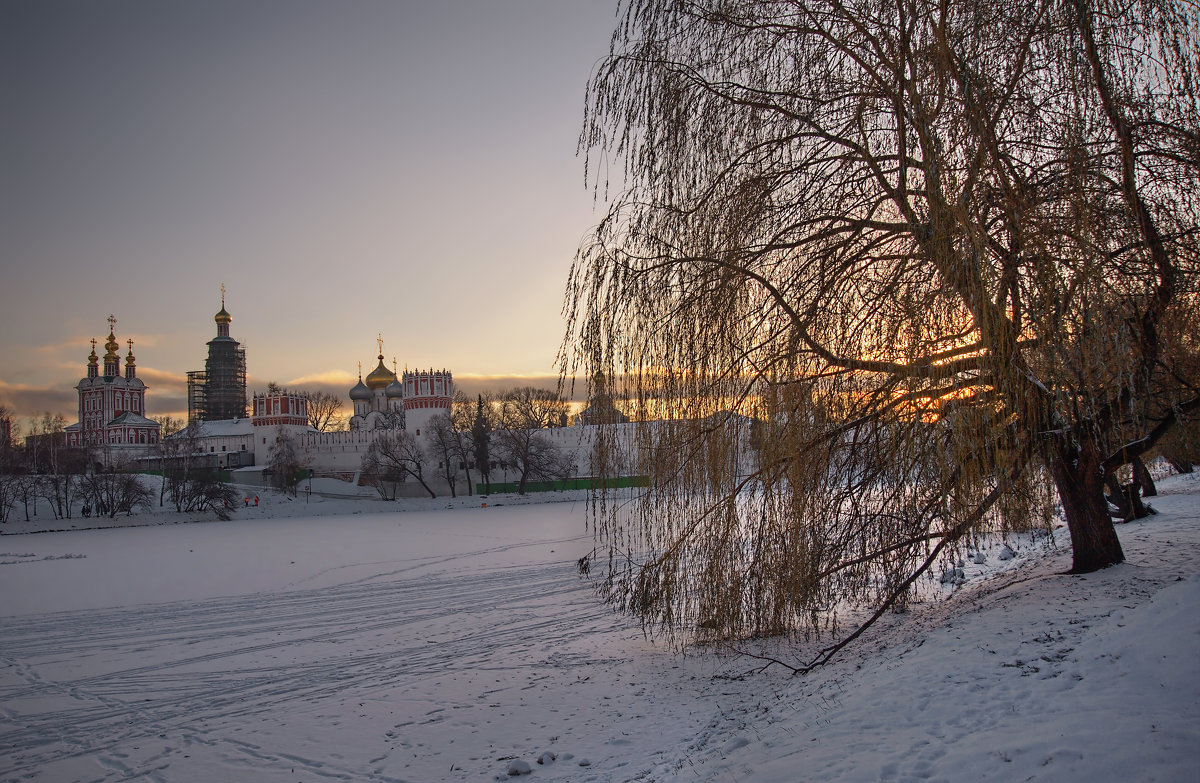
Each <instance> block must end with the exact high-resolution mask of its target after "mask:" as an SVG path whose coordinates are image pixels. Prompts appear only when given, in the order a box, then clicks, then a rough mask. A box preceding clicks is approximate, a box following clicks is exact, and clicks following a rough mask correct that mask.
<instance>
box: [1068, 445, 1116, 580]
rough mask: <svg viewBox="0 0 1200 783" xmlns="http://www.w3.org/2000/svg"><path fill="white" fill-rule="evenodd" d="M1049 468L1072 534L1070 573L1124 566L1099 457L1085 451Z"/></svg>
mask: <svg viewBox="0 0 1200 783" xmlns="http://www.w3.org/2000/svg"><path fill="white" fill-rule="evenodd" d="M1050 468H1051V472H1052V473H1053V474H1054V484H1055V486H1056V487H1057V488H1058V496H1059V499H1060V500H1062V506H1063V516H1065V517H1066V519H1067V529H1068V530H1070V532H1071V550H1072V555H1073V562H1072V565H1071V573H1073V574H1087V573H1091V572H1092V571H1098V570H1099V569H1101V568H1106V567H1108V566H1110V565H1116V564H1117V563H1121V562H1124V560H1125V553H1124V552H1123V551H1122V550H1121V541H1120V539H1118V538H1117V530H1116V528H1115V527H1113V522H1112V517H1110V516H1109V515H1108V502H1107V501H1106V500H1105V499H1104V479H1103V478H1102V477H1101V475H1100V458H1099V456H1098V455H1097V454H1096V453H1095V452H1094V451H1092V450H1090V449H1084V450H1081V451H1080V452H1079V454H1078V456H1077V458H1076V459H1070V458H1069V457H1067V456H1063V455H1060V456H1057V457H1055V458H1054V459H1053V460H1051V463H1050Z"/></svg>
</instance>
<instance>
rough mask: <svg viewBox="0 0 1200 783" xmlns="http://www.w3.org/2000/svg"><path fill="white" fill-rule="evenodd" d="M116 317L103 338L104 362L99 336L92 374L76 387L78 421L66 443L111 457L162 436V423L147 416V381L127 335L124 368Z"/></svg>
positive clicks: (146, 448)
mask: <svg viewBox="0 0 1200 783" xmlns="http://www.w3.org/2000/svg"><path fill="white" fill-rule="evenodd" d="M116 323H117V319H116V318H114V317H113V316H111V315H110V316H109V317H108V326H109V329H108V340H107V341H106V342H105V343H104V357H103V359H104V363H103V366H101V363H100V359H101V357H99V356H97V355H96V341H95V340H92V352H91V354H90V355H89V356H88V363H87V374H86V375H85V376H84V377H83V378H81V379H80V380H79V383H78V384H77V385H76V386H75V391H76V393H77V394H78V396H79V421H78V422H76V423H74V424H72V425H70V426H69V427H67V428H66V431H65V436H66V444H67V446H69V447H74V448H88V449H93V450H96V451H97V452H104V453H107V454H108V455H109V459H106V460H104V461H105V462H106V463H109V464H114V463H117V462H120V461H122V459H121V458H128V459H133V458H137V457H141V456H145V455H146V454H147V453H149V452H150V451H151V450H153V448H154V446H155V445H156V444H157V443H158V441H159V435H160V433H161V427H160V426H159V423H158V422H156V421H153V420H151V419H148V418H146V415H145V413H146V384H145V383H143V382H142V380H141V379H140V378H138V377H137V364H136V360H135V358H134V355H133V340H128V341H127V342H128V345H129V352H128V353H127V354H126V356H125V370H124V373H122V371H121V357H120V354H119V353H118V352H119V350H120V345H119V344H118V343H117V338H116Z"/></svg>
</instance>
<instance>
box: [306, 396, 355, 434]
mask: <svg viewBox="0 0 1200 783" xmlns="http://www.w3.org/2000/svg"><path fill="white" fill-rule="evenodd" d="M301 394H302V395H303V396H304V399H305V400H306V401H307V403H308V424H309V426H310V427H312V428H313V429H314V430H316V431H317V432H332V431H335V430H341V429H345V425H346V417H345V416H343V415H342V398H341V397H338V396H337V395H335V394H330V393H329V392H323V391H304V392H301Z"/></svg>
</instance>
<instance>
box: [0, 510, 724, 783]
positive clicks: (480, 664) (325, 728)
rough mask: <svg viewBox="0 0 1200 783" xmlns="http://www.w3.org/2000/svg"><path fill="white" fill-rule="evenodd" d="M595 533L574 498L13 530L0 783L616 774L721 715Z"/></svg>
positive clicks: (6, 589) (697, 670)
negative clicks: (591, 559)
mask: <svg viewBox="0 0 1200 783" xmlns="http://www.w3.org/2000/svg"><path fill="white" fill-rule="evenodd" d="M591 547H592V541H591V537H590V535H589V534H588V533H587V532H586V531H585V530H584V525H583V509H582V504H571V503H558V504H547V505H538V506H523V507H500V508H496V507H493V508H487V509H483V508H474V509H464V510H456V511H438V512H413V513H403V514H396V513H387V514H363V515H348V516H325V517H313V518H300V519H263V520H254V521H234V522H230V523H211V524H188V525H166V526H156V527H139V528H119V529H110V530H94V531H75V532H63V533H53V534H45V535H21V536H5V537H3V538H0V549H2V550H3V552H2V554H3V556H2V557H0V561H3V562H4V565H3V566H2V567H0V590H2V591H3V594H4V595H5V601H4V602H3V605H2V606H0V618H2V619H0V622H2V624H3V636H2V640H0V658H2V660H3V661H4V664H5V666H4V670H3V675H2V676H0V703H2V704H3V708H2V709H3V712H2V714H0V749H2V750H0V753H2V754H3V755H2V756H0V778H2V779H4V780H17V779H20V780H33V781H53V783H65V782H67V781H101V780H121V779H127V778H129V777H133V776H136V777H137V778H138V779H144V780H153V781H218V780H226V781H232V780H255V781H275V780H278V781H298V780H303V781H320V780H354V781H399V780H411V781H432V780H454V779H471V780H479V779H491V778H492V777H494V776H496V775H497V774H499V775H501V776H505V773H506V771H507V766H508V764H509V763H510V761H511V760H514V759H521V760H525V761H527V762H528V763H531V764H534V765H535V766H536V759H537V758H538V757H539V756H540V755H541V754H542V753H543V752H545V751H550V752H553V753H556V754H557V755H558V760H557V761H555V762H554V763H553V764H550V765H543V766H541V767H537V769H538V772H539V773H540V777H542V778H547V777H549V778H550V779H556V778H559V779H571V780H598V781H603V780H624V779H628V778H629V777H632V776H633V775H636V774H637V770H633V769H628V768H625V767H628V764H629V761H628V760H629V759H630V758H635V759H645V760H646V761H650V760H652V759H653V758H654V757H655V756H656V755H658V754H660V753H661V752H662V750H663V749H665V748H671V747H674V746H676V745H677V743H679V742H683V741H684V740H685V739H686V738H688V737H690V736H692V735H694V734H695V732H696V730H697V729H698V728H700V727H702V726H703V725H704V724H705V723H706V722H707V721H708V720H709V719H711V717H712V714H713V709H714V707H712V706H709V705H708V704H706V703H705V697H703V696H701V695H699V694H697V693H695V681H694V680H693V676H700V677H701V681H702V682H703V681H705V680H707V677H706V676H704V674H705V672H704V671H701V670H702V669H703V664H702V663H701V662H699V661H696V660H695V659H688V660H687V661H682V660H680V659H677V658H674V657H673V656H671V655H669V654H668V653H666V652H664V651H662V650H659V649H656V648H655V647H653V646H652V645H650V644H649V643H647V642H646V641H644V639H643V638H642V634H641V632H640V630H639V629H637V628H636V627H635V626H634V625H633V624H632V623H631V622H630V621H629V620H628V619H627V618H622V617H619V616H617V615H614V614H613V613H612V612H611V611H610V610H609V609H608V608H606V607H604V606H602V605H601V604H600V603H599V602H598V601H597V599H596V597H595V595H594V593H593V591H592V589H591V587H590V586H589V585H588V584H587V583H586V582H584V581H581V580H580V579H579V577H578V574H577V571H576V565H575V561H576V560H577V559H578V558H579V557H580V556H581V555H583V554H586V553H587V552H589V551H590V550H591ZM702 690H704V689H702ZM713 698H714V699H715V697H713ZM581 761H584V762H590V763H588V764H587V765H586V766H581V765H580V762H581ZM622 768H624V769H622ZM481 776H482V777H481Z"/></svg>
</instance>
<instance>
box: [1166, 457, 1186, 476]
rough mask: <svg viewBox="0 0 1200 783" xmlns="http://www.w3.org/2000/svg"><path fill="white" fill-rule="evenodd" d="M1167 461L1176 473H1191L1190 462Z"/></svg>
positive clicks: (1184, 460) (1181, 460)
mask: <svg viewBox="0 0 1200 783" xmlns="http://www.w3.org/2000/svg"><path fill="white" fill-rule="evenodd" d="M1168 461H1169V462H1170V463H1171V467H1173V468H1175V472H1176V473H1191V472H1192V463H1191V460H1186V459H1172V460H1168Z"/></svg>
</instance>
